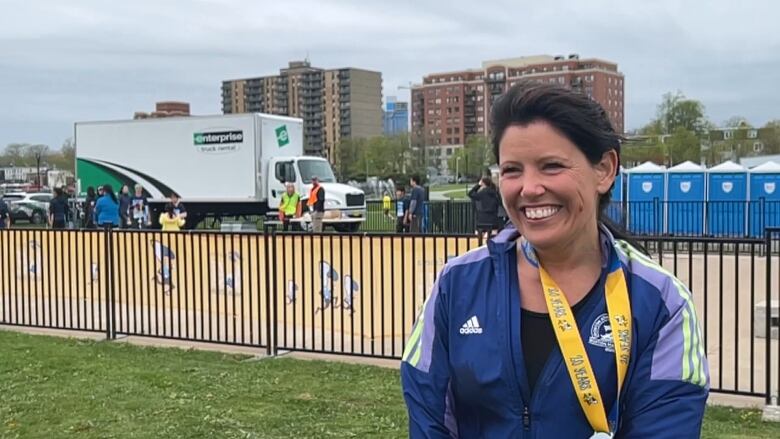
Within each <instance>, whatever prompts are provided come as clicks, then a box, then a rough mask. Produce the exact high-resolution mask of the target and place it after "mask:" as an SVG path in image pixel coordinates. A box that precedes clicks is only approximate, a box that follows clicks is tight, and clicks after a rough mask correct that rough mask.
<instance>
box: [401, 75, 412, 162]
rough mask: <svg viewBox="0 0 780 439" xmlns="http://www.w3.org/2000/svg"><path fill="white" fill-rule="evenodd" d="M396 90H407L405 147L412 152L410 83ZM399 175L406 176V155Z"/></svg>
mask: <svg viewBox="0 0 780 439" xmlns="http://www.w3.org/2000/svg"><path fill="white" fill-rule="evenodd" d="M398 90H409V102H408V103H407V104H406V113H407V114H408V117H407V119H406V123H407V125H406V146H407V148H408V150H409V151H411V150H412V112H411V108H412V81H409V85H408V86H406V85H399V86H398ZM401 173H403V174H404V175H406V153H404V156H403V157H402V160H401Z"/></svg>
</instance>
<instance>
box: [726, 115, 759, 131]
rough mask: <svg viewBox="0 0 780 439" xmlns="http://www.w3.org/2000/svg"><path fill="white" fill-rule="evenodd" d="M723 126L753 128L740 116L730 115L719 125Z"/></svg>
mask: <svg viewBox="0 0 780 439" xmlns="http://www.w3.org/2000/svg"><path fill="white" fill-rule="evenodd" d="M721 126H722V127H723V128H730V127H740V128H743V127H744V128H753V125H751V124H750V122H748V121H747V119H745V118H744V117H742V116H731V117H730V118H728V119H726V120H724V121H723V124H722V125H721Z"/></svg>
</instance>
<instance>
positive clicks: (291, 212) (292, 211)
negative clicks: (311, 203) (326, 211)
mask: <svg viewBox="0 0 780 439" xmlns="http://www.w3.org/2000/svg"><path fill="white" fill-rule="evenodd" d="M285 189H286V190H285V192H284V193H283V194H282V202H281V203H279V220H280V221H281V222H282V227H283V230H285V231H287V230H290V219H291V218H298V217H299V216H301V196H300V194H298V192H295V184H294V183H291V182H287V183H285Z"/></svg>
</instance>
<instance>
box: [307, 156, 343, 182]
mask: <svg viewBox="0 0 780 439" xmlns="http://www.w3.org/2000/svg"><path fill="white" fill-rule="evenodd" d="M298 168H299V169H300V171H301V180H303V183H304V184H309V183H311V177H312V176H315V175H316V176H317V178H318V179H319V180H320V183H335V182H336V176H335V175H333V170H332V169H330V163H328V162H327V161H325V160H300V161H298Z"/></svg>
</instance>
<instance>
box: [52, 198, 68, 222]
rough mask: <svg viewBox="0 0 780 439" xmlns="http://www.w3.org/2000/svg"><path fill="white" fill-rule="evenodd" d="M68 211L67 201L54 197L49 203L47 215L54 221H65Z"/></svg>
mask: <svg viewBox="0 0 780 439" xmlns="http://www.w3.org/2000/svg"><path fill="white" fill-rule="evenodd" d="M68 210H69V209H68V200H67V199H66V198H65V197H54V198H53V199H52V200H51V201H50V202H49V213H50V214H51V215H52V216H53V217H54V221H65V220H66V218H67V216H68Z"/></svg>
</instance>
